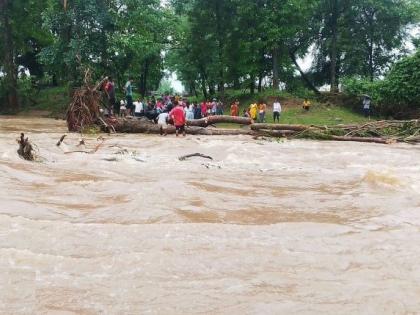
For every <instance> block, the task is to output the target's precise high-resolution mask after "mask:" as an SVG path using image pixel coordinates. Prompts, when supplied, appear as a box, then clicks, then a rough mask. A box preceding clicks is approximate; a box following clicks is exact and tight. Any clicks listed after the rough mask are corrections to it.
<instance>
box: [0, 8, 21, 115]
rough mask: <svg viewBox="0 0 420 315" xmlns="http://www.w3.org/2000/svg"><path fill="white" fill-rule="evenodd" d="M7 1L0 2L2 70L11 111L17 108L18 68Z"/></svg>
mask: <svg viewBox="0 0 420 315" xmlns="http://www.w3.org/2000/svg"><path fill="white" fill-rule="evenodd" d="M8 6H9V1H8V0H3V1H2V2H1V4H0V8H1V10H2V11H3V12H2V22H3V28H4V32H3V40H4V70H5V71H6V89H7V102H8V106H9V108H10V109H11V110H12V111H18V110H19V102H18V93H17V87H18V82H17V74H18V69H17V65H16V62H15V51H14V43H13V37H12V26H11V24H10V21H9V15H8V10H7V9H8Z"/></svg>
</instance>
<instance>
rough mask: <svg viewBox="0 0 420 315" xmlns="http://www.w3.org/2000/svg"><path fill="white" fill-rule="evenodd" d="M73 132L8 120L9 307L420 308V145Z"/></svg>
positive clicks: (0, 162)
mask: <svg viewBox="0 0 420 315" xmlns="http://www.w3.org/2000/svg"><path fill="white" fill-rule="evenodd" d="M66 131H67V127H66V125H65V123H64V122H62V121H57V120H49V119H33V118H31V119H23V118H5V117H3V118H0V148H1V149H0V177H1V181H0V202H1V203H0V204H1V207H0V235H1V237H0V314H145V313H151V314H196V313H202V314H240V313H242V314H291V313H298V314H308V313H311V314H313V313H317V314H339V313H340V314H357V313H369V314H409V313H411V314H413V313H416V312H418V310H419V309H420V299H419V296H420V291H419V283H420V273H419V271H418V269H419V268H418V261H419V260H420V246H419V244H420V233H419V230H420V194H419V191H420V164H419V161H420V146H411V145H408V144H391V145H386V146H385V145H379V144H367V143H353V142H352V143H341V142H317V141H305V140H293V141H284V142H278V141H275V140H272V141H271V140H270V141H260V140H254V139H252V137H250V136H246V135H239V136H211V137H206V136H192V135H189V136H187V137H186V138H185V139H184V138H182V139H176V138H175V137H174V136H168V137H159V136H155V135H135V134H130V135H127V134H125V135H121V134H115V135H111V136H107V135H104V136H103V137H104V138H105V140H104V143H103V145H102V146H101V147H100V148H99V149H98V150H97V151H95V152H94V153H93V154H85V153H77V152H76V153H72V154H64V152H63V150H66V149H68V150H70V149H71V147H72V146H73V145H74V144H76V143H78V142H79V137H80V136H79V135H78V134H69V135H68V136H67V138H66V139H65V140H64V142H63V144H62V146H64V147H61V146H60V147H58V146H56V143H57V141H58V140H59V139H60V137H61V135H63V134H64V133H65V132H66ZM21 132H24V133H25V135H27V136H29V138H30V140H31V141H32V142H33V144H35V145H36V146H35V149H36V151H37V154H38V155H39V156H40V160H39V161H38V162H28V161H25V160H23V159H21V158H19V156H18V154H17V152H16V150H17V144H16V139H17V138H19V135H20V133H21ZM85 142H86V150H92V149H94V148H95V147H96V146H97V143H98V141H97V136H91V137H89V136H86V137H85ZM66 146H67V147H66ZM90 152H93V151H90ZM196 152H199V153H201V154H204V155H208V156H211V157H212V158H213V160H210V159H203V158H200V157H192V158H190V159H187V160H184V161H180V159H179V157H180V156H183V155H188V154H192V153H196Z"/></svg>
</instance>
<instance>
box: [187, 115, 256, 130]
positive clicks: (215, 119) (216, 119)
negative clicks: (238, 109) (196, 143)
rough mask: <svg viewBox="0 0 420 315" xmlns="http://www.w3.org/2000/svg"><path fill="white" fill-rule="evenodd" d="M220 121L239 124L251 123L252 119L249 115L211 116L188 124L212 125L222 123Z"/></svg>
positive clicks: (198, 125)
mask: <svg viewBox="0 0 420 315" xmlns="http://www.w3.org/2000/svg"><path fill="white" fill-rule="evenodd" d="M220 123H231V124H238V125H251V124H252V119H251V118H247V117H237V116H220V115H216V116H209V117H206V118H202V119H195V120H190V121H188V122H187V125H188V126H196V127H208V126H210V125H215V124H220Z"/></svg>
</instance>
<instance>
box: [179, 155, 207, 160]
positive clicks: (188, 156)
mask: <svg viewBox="0 0 420 315" xmlns="http://www.w3.org/2000/svg"><path fill="white" fill-rule="evenodd" d="M195 156H196V157H201V158H203V159H209V160H213V158H212V157H211V156H208V155H204V154H201V153H193V154H187V155H183V156H180V157H179V160H180V161H186V160H187V159H189V158H192V157H195Z"/></svg>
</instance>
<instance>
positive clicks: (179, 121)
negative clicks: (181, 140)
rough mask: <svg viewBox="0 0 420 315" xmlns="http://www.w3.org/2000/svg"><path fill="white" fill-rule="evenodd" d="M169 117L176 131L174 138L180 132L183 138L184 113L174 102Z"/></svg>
mask: <svg viewBox="0 0 420 315" xmlns="http://www.w3.org/2000/svg"><path fill="white" fill-rule="evenodd" d="M169 117H170V118H171V119H172V120H173V122H174V125H175V130H176V136H177V137H178V136H179V133H180V132H182V135H183V136H184V137H185V121H186V119H185V112H184V108H183V107H182V106H181V104H179V103H178V102H177V101H175V108H174V109H172V110H171V112H170V113H169Z"/></svg>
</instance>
